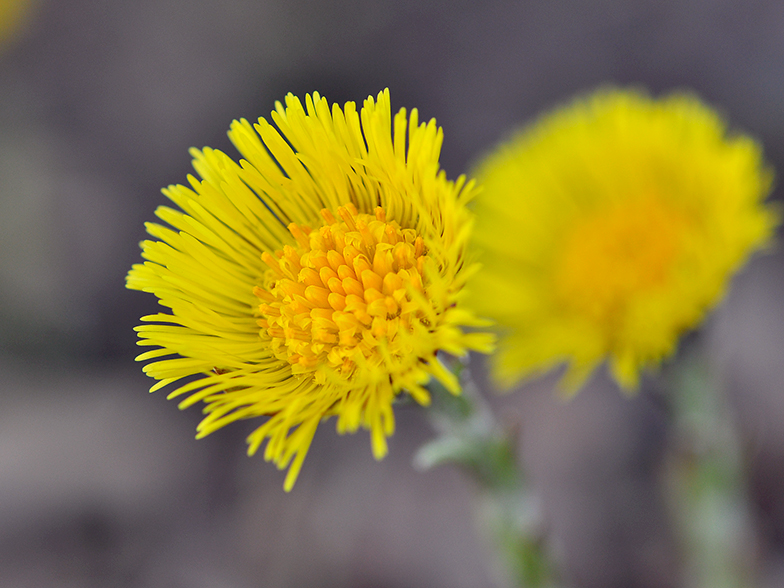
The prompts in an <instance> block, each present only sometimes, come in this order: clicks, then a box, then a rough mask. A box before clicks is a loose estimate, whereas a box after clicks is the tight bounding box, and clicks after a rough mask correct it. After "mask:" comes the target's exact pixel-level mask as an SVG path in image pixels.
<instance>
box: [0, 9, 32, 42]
mask: <svg viewBox="0 0 784 588" xmlns="http://www.w3.org/2000/svg"><path fill="white" fill-rule="evenodd" d="M36 3H37V2H36V1H35V0H2V1H0V50H5V49H6V48H7V47H8V46H9V45H11V44H12V43H13V42H14V41H16V40H18V39H19V38H20V37H21V36H22V35H23V34H24V33H25V32H26V29H27V28H28V26H29V21H30V19H31V17H32V16H33V12H34V10H35V9H36V8H37V6H35V5H36Z"/></svg>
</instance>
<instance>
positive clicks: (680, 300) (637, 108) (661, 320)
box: [470, 90, 778, 391]
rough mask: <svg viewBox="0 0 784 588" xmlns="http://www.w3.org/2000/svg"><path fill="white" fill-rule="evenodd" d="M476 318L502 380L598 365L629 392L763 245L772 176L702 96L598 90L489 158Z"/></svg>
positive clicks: (571, 384) (581, 373)
mask: <svg viewBox="0 0 784 588" xmlns="http://www.w3.org/2000/svg"><path fill="white" fill-rule="evenodd" d="M476 177H477V180H478V181H479V182H480V183H481V184H482V185H483V186H484V189H483V191H482V192H481V193H480V194H479V195H478V196H477V199H476V213H477V219H478V220H477V227H476V230H475V239H476V245H477V246H478V247H479V248H480V249H483V250H484V253H483V256H482V257H481V261H482V263H483V269H482V270H481V271H480V272H479V274H478V275H477V277H476V280H475V281H474V282H473V283H472V292H474V293H475V294H476V296H474V297H473V299H472V300H471V301H470V303H471V304H472V305H473V308H474V309H475V310H476V311H477V312H480V313H482V314H484V315H486V316H489V317H491V318H493V319H495V320H496V321H497V322H498V323H499V325H500V326H501V327H502V328H503V330H504V331H503V336H502V338H501V340H500V341H499V353H498V355H497V356H496V357H495V358H494V359H495V362H494V365H493V373H494V375H495V376H496V378H497V380H498V381H499V382H500V383H501V384H503V385H506V386H511V385H513V384H515V383H516V382H518V381H519V380H521V379H522V378H524V377H526V376H531V375H535V374H539V373H542V372H545V371H547V370H549V369H550V368H552V367H554V366H557V365H559V364H562V363H567V364H568V370H567V372H566V376H565V378H564V381H563V384H564V387H565V388H566V389H567V390H569V389H571V390H572V391H574V390H576V389H577V387H579V385H580V384H581V383H582V382H583V381H584V379H585V378H586V377H587V376H588V375H589V374H590V373H591V372H592V370H593V369H594V368H595V367H596V366H597V365H598V364H600V363H601V362H603V361H609V364H610V368H611V372H612V374H613V376H614V378H615V379H616V380H617V381H618V383H619V384H620V385H621V386H622V387H624V388H626V389H630V390H631V389H634V388H635V387H636V386H637V385H638V380H639V376H640V372H641V370H643V369H645V368H654V367H656V366H657V365H658V364H659V363H660V362H661V360H662V359H663V358H665V357H667V356H668V355H670V354H672V353H673V351H674V349H675V348H676V346H677V342H678V339H679V336H680V335H681V334H682V333H684V332H685V331H687V330H689V329H691V328H694V327H695V326H697V325H699V324H700V323H701V322H702V321H703V319H704V317H705V315H706V312H707V311H708V310H710V309H711V308H712V307H714V306H715V305H716V304H717V303H718V302H719V301H720V300H721V298H722V296H723V294H724V292H725V290H726V289H727V286H728V282H729V280H730V279H731V277H732V275H733V274H734V273H735V272H736V271H737V270H738V269H739V268H740V267H741V266H742V265H743V264H744V263H745V262H746V261H747V259H748V258H749V256H750V255H751V254H752V253H753V252H755V251H756V250H758V249H760V248H762V247H764V246H766V245H767V244H769V242H770V240H771V238H772V235H773V232H774V229H775V226H776V224H777V219H778V215H777V214H775V213H774V212H772V211H771V209H770V208H769V207H766V206H764V205H763V201H764V199H765V197H766V196H767V195H768V193H769V191H770V188H771V183H772V177H773V173H772V171H771V170H770V169H769V168H768V167H766V166H765V165H764V163H763V160H762V154H761V148H760V146H759V145H758V144H757V143H756V142H755V141H753V140H752V139H750V138H749V137H747V136H743V135H739V134H728V133H727V130H726V127H725V124H724V123H723V121H722V120H721V118H720V117H719V116H718V115H717V114H716V113H715V112H714V111H712V110H711V109H709V108H708V107H706V106H705V105H704V104H702V103H701V102H700V101H699V100H697V99H696V98H695V97H693V96H690V95H688V94H673V95H671V96H669V97H666V98H662V99H652V98H650V97H648V96H647V95H645V94H644V93H641V92H637V91H624V90H602V91H599V92H597V93H595V94H593V95H590V96H587V97H583V98H580V99H578V100H576V101H575V102H574V103H572V104H570V105H568V106H566V107H563V108H560V109H557V110H555V111H554V112H552V113H550V114H548V115H546V116H544V117H542V118H541V119H540V120H538V121H537V122H535V123H534V124H532V125H531V126H529V127H528V128H526V129H524V130H522V132H520V133H519V134H517V135H516V136H514V137H513V138H512V139H511V140H510V141H509V142H508V143H506V144H504V145H502V146H501V147H499V148H498V149H496V150H495V151H494V152H492V153H491V154H490V155H489V156H488V157H487V158H486V159H485V160H484V161H482V162H481V163H480V165H479V166H478V169H477V172H476Z"/></svg>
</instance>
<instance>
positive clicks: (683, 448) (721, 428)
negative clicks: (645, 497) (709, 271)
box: [670, 349, 754, 588]
mask: <svg viewBox="0 0 784 588" xmlns="http://www.w3.org/2000/svg"><path fill="white" fill-rule="evenodd" d="M670 379H671V386H670V389H671V390H672V391H673V393H672V395H671V398H670V406H671V409H672V412H673V424H674V428H675V452H674V456H673V460H672V462H673V463H672V467H671V468H670V471H671V473H672V477H671V480H670V482H671V484H672V490H673V493H672V494H673V497H674V505H673V506H674V514H675V517H676V525H677V527H678V529H679V531H680V533H681V537H682V541H683V543H684V545H683V548H684V552H685V554H686V558H685V562H684V564H685V570H684V571H685V576H686V578H685V579H686V582H685V585H686V586H687V587H688V588H748V587H749V586H753V585H754V573H753V565H752V564H753V533H752V531H751V522H750V515H749V511H748V502H747V496H746V487H745V478H744V475H743V460H742V452H741V445H740V441H739V438H738V435H737V432H736V428H735V423H734V422H733V419H732V413H731V410H730V408H729V406H728V403H727V398H726V395H725V394H724V390H721V389H720V387H719V386H718V385H717V383H716V382H714V381H712V378H711V377H710V371H709V369H708V367H707V362H706V361H705V360H704V358H703V357H701V356H700V354H699V352H698V351H697V350H694V349H692V350H691V351H690V352H689V353H686V354H684V356H683V357H681V358H680V361H679V362H678V364H677V366H675V368H674V370H673V371H672V373H671V378H670Z"/></svg>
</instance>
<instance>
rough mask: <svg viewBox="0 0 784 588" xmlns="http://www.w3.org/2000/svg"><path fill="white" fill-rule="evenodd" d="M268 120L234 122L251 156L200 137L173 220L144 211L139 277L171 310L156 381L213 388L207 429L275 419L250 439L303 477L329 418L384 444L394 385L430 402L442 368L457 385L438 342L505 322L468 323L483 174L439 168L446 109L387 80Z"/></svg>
mask: <svg viewBox="0 0 784 588" xmlns="http://www.w3.org/2000/svg"><path fill="white" fill-rule="evenodd" d="M272 120H273V121H274V123H275V124H276V125H277V128H278V129H279V130H276V129H275V128H274V127H273V126H272V125H270V124H269V123H268V122H267V121H266V120H265V119H264V118H260V119H259V121H258V124H256V125H255V131H254V127H251V125H250V124H249V123H248V122H247V121H246V120H240V121H235V122H234V123H233V124H232V125H231V130H230V131H229V137H230V138H231V140H232V142H233V143H234V145H235V146H236V147H237V149H238V150H239V151H240V153H241V154H242V156H243V157H244V159H243V160H241V161H240V162H239V164H238V163H236V162H234V161H233V160H232V159H231V158H229V157H228V156H227V155H225V154H224V153H222V152H220V151H217V150H213V149H209V148H205V149H203V150H201V151H199V150H196V149H194V150H192V151H191V154H192V156H193V158H194V160H193V165H194V168H195V169H196V171H197V172H198V174H199V175H200V176H201V178H202V179H201V180H199V179H197V178H195V177H193V176H189V177H188V181H189V183H190V188H187V187H185V186H180V185H177V186H169V187H168V188H167V189H165V190H164V194H166V196H168V197H169V198H170V199H171V200H172V201H173V202H174V203H175V204H176V205H177V206H178V207H179V208H180V209H181V210H175V209H172V208H168V207H160V208H159V209H158V210H157V211H156V214H157V216H158V217H159V218H160V219H161V220H163V221H165V222H166V223H168V224H169V225H171V227H173V228H174V230H172V229H170V228H167V227H164V226H162V225H159V224H154V223H149V224H147V231H148V232H149V233H150V235H152V236H153V237H155V239H157V240H150V241H145V242H144V243H142V248H143V253H142V256H143V257H144V258H145V259H146V260H147V261H146V262H145V263H144V264H139V265H135V266H134V267H133V269H131V271H130V273H129V274H128V281H127V285H128V287H129V288H132V289H135V290H143V291H145V292H151V293H153V294H155V295H156V296H157V297H158V298H159V302H160V304H161V305H162V306H164V307H167V308H168V309H170V310H169V311H168V312H163V313H160V314H155V315H151V316H146V317H144V318H143V319H142V320H143V321H145V322H147V323H151V324H147V325H143V326H140V327H137V331H138V333H139V337H140V341H139V345H144V346H152V347H154V348H155V349H153V350H151V351H148V352H147V353H143V354H142V355H140V356H139V357H138V359H139V360H149V359H154V360H155V361H154V362H153V363H149V364H147V365H146V366H145V368H144V371H145V372H146V373H147V374H148V375H150V376H152V377H153V378H155V379H157V380H160V381H159V382H158V383H157V384H156V385H154V386H153V388H152V390H151V391H153V390H156V389H159V388H161V387H164V386H167V385H169V384H172V383H175V382H179V383H180V385H179V387H177V388H176V389H175V390H174V391H172V392H171V393H170V394H169V397H170V398H173V397H180V396H185V399H184V400H182V402H180V405H179V406H180V408H186V407H188V406H191V405H193V404H196V403H198V402H204V403H205V406H204V412H205V414H206V416H205V418H204V419H203V420H202V422H201V423H200V424H199V427H198V435H197V437H204V436H205V435H208V434H209V433H211V432H213V431H215V430H216V429H219V428H220V427H223V426H224V425H226V424H228V423H230V422H232V421H236V420H239V419H248V418H254V417H266V420H265V422H264V423H263V424H261V426H259V427H258V428H257V429H256V430H255V431H254V432H253V433H251V435H250V436H249V438H248V443H249V448H248V453H249V454H253V453H255V452H256V450H257V449H258V448H259V447H260V445H261V444H262V443H263V442H264V441H265V440H266V441H267V443H266V447H265V450H264V457H265V459H266V460H268V461H273V462H274V463H275V464H277V466H278V467H279V468H285V467H287V466H288V467H289V469H288V474H287V476H286V480H285V483H284V487H285V488H286V490H289V489H291V487H292V486H293V484H294V481H295V480H296V478H297V474H298V472H299V470H300V468H301V466H302V461H303V459H304V458H305V454H306V453H307V450H308V447H309V446H310V443H311V440H312V438H313V435H314V433H315V431H316V427H317V426H318V424H319V422H321V421H322V420H323V419H325V418H326V417H330V416H333V415H334V416H336V417H337V429H338V431H339V432H341V433H342V432H347V431H348V432H354V431H356V430H357V429H358V428H359V427H360V426H362V427H364V428H366V429H369V430H370V432H371V446H372V450H373V454H374V455H375V457H376V458H377V459H380V458H382V457H383V456H384V455H385V454H386V452H387V442H386V438H387V437H388V436H389V435H391V434H392V433H393V430H394V423H395V421H394V415H393V410H392V403H393V400H394V399H395V397H396V396H397V395H398V394H400V393H401V392H406V393H408V394H409V395H410V396H411V397H413V398H414V400H416V401H417V402H418V403H420V404H422V405H427V404H428V403H429V401H430V396H429V393H428V391H427V390H426V388H425V387H424V385H425V384H426V383H427V382H428V381H429V379H430V378H431V377H435V378H437V379H438V380H440V381H441V382H442V383H443V384H444V385H445V386H446V387H447V388H448V389H449V390H450V391H452V392H453V393H458V392H459V386H458V383H457V381H456V379H455V377H454V376H453V375H452V374H451V373H450V372H448V371H447V370H446V369H445V368H444V367H443V366H442V365H441V363H440V362H439V360H438V359H437V357H436V353H437V352H438V351H439V350H443V351H445V352H448V353H451V354H454V355H463V354H465V353H466V352H467V351H468V350H478V351H483V352H488V351H489V350H490V348H491V346H492V336H491V335H489V334H487V333H478V332H472V333H464V332H463V330H462V327H464V326H477V325H479V324H481V321H478V320H477V319H476V318H475V317H474V315H473V314H472V313H471V312H470V311H469V310H467V309H465V308H464V307H463V303H462V300H461V299H462V297H463V296H462V295H463V288H464V285H465V282H466V279H467V278H468V276H469V275H470V274H471V273H473V271H474V269H475V266H474V264H472V263H470V261H469V260H468V259H467V258H466V245H467V241H468V239H469V234H470V231H471V227H472V222H473V217H472V215H471V214H470V213H469V211H468V210H467V208H466V202H467V201H468V200H469V198H470V197H471V195H472V192H473V183H472V182H467V181H466V179H465V177H463V176H461V177H460V178H458V179H457V181H456V182H451V181H448V180H447V179H446V176H445V174H444V173H443V171H439V164H438V157H439V151H440V147H441V142H442V137H443V134H442V131H441V129H440V128H437V127H436V124H435V121H433V120H431V121H430V122H428V123H427V124H419V123H418V115H417V111H416V110H415V109H414V110H412V111H411V113H410V116H408V117H407V116H406V111H405V109H401V110H400V112H398V113H397V114H396V115H395V116H394V119H393V118H392V116H391V110H390V101H389V92H388V91H384V92H381V93H380V94H379V95H378V98H377V100H376V101H374V100H373V98H372V97H370V98H368V99H367V100H366V101H365V103H364V107H363V108H362V110H361V112H359V113H358V112H357V111H356V108H355V106H354V104H353V103H352V102H349V103H347V104H346V105H345V106H344V108H343V109H341V108H340V107H339V106H337V105H332V107H331V108H330V106H329V104H328V102H327V101H326V100H325V99H324V98H322V97H320V96H319V95H318V94H316V93H314V94H313V95H312V96H310V95H308V96H307V97H306V99H305V107H304V108H303V105H302V104H301V102H300V101H299V99H297V98H295V97H294V96H292V95H291V94H289V95H288V96H287V97H286V104H285V106H284V105H282V104H281V103H277V104H276V109H275V111H274V112H273V113H272ZM390 131H391V132H390ZM194 375H198V376H200V377H198V378H196V379H192V378H191V376H194ZM183 379H186V381H185V383H182V382H181V380H183Z"/></svg>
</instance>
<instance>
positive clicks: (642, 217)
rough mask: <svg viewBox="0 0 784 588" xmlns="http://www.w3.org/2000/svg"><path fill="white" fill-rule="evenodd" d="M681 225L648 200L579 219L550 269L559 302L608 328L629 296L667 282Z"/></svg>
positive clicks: (662, 205)
mask: <svg viewBox="0 0 784 588" xmlns="http://www.w3.org/2000/svg"><path fill="white" fill-rule="evenodd" d="M685 224H686V219H685V217H684V215H683V214H682V213H680V212H679V211H676V210H674V209H673V208H672V207H670V206H669V205H668V204H667V203H665V202H662V200H661V199H660V198H654V197H647V198H640V199H636V200H633V201H631V202H628V203H623V204H619V205H617V206H616V207H614V208H613V209H611V210H609V211H602V212H601V213H594V214H592V215H590V216H587V217H584V218H581V219H579V220H578V221H577V222H576V223H575V225H574V226H573V227H572V228H571V230H570V231H569V237H568V238H567V239H566V241H565V243H564V247H563V249H562V251H561V254H560V260H559V263H558V264H557V266H556V267H557V270H556V274H555V288H556V293H557V296H558V298H559V300H560V301H561V302H562V303H563V304H564V305H565V306H566V307H567V308H570V309H571V310H574V311H577V312H579V313H581V314H583V315H586V316H587V317H588V318H590V319H593V320H594V321H596V322H597V323H599V324H603V325H606V326H608V327H612V326H613V325H614V323H615V322H616V321H617V320H619V319H620V318H621V315H622V313H623V311H624V310H625V309H626V308H627V306H628V304H629V302H630V301H631V300H633V298H634V297H635V295H640V294H645V293H648V292H652V291H654V290H656V289H657V288H658V287H660V286H661V285H662V284H664V283H665V282H666V281H667V279H668V278H669V276H670V273H671V269H672V266H673V263H674V261H675V260H676V257H677V255H678V253H679V250H680V248H681V243H682V237H683V230H684V228H685Z"/></svg>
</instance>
